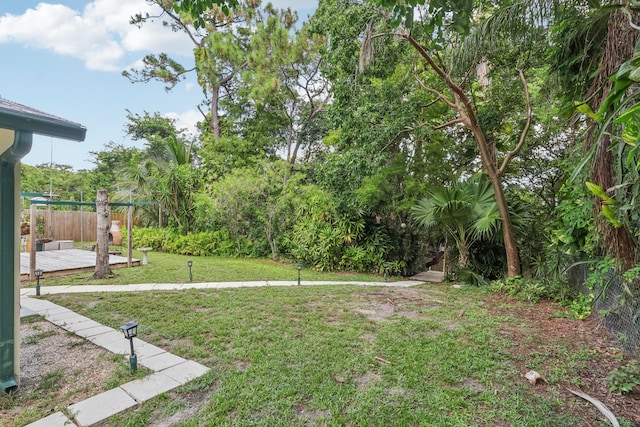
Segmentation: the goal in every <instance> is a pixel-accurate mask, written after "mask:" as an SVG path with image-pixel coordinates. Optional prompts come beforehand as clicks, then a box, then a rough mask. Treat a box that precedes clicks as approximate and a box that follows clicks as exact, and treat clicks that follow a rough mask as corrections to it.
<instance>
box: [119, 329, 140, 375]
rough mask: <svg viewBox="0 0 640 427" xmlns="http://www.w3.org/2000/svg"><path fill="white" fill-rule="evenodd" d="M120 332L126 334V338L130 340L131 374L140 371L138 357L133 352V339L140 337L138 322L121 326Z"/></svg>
mask: <svg viewBox="0 0 640 427" xmlns="http://www.w3.org/2000/svg"><path fill="white" fill-rule="evenodd" d="M120 330H122V332H123V333H124V337H125V338H126V339H128V340H129V344H130V345H131V355H130V356H129V366H130V367H131V372H135V371H137V370H138V356H136V354H135V353H134V352H133V339H134V338H135V337H136V336H137V335H138V322H129V323H126V324H124V325H122V326H120Z"/></svg>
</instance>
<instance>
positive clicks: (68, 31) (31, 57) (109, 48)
mask: <svg viewBox="0 0 640 427" xmlns="http://www.w3.org/2000/svg"><path fill="white" fill-rule="evenodd" d="M272 3H273V4H274V6H276V7H291V8H292V9H296V10H298V12H299V16H300V18H301V20H304V19H306V18H307V16H308V15H310V14H311V13H313V10H314V9H315V7H316V6H317V3H318V0H277V1H272ZM147 10H149V5H148V4H147V3H146V2H145V1H144V0H93V1H86V0H85V1H82V0H60V1H59V2H57V3H55V2H50V3H46V2H38V1H31V0H20V1H3V2H2V5H1V6H0V54H1V55H2V58H3V61H2V67H0V82H1V83H0V97H2V98H5V99H8V100H10V101H14V102H17V103H20V104H24V105H27V106H29V107H33V108H36V109H39V110H42V111H45V112H47V113H50V114H54V115H57V116H60V117H63V118H65V119H67V120H71V121H74V122H78V123H80V124H82V125H84V126H85V127H86V128H87V138H86V140H85V141H84V142H82V143H78V142H72V141H66V140H62V139H55V138H49V137H43V136H38V135H36V136H34V141H33V147H32V149H31V152H30V153H29V154H28V155H27V156H26V157H25V158H24V159H23V163H25V164H29V165H37V164H42V163H47V164H48V163H49V162H50V161H51V160H53V162H54V163H58V164H67V165H71V166H73V168H74V169H76V170H79V169H91V168H92V167H93V163H91V162H90V161H89V159H90V158H91V155H90V154H89V152H90V151H100V150H102V149H103V148H104V145H105V144H106V143H108V142H109V141H114V142H116V143H120V144H124V145H132V144H133V143H132V142H131V141H129V140H128V139H126V137H125V135H124V125H125V123H126V121H127V120H126V116H127V112H126V110H127V109H128V110H130V111H131V112H132V113H138V114H142V113H143V112H144V111H148V112H150V113H153V112H156V111H157V112H159V113H160V114H162V115H168V116H170V117H174V118H176V119H178V122H179V124H180V126H181V127H189V126H191V125H193V124H194V123H195V122H196V121H198V120H200V119H201V116H200V113H199V112H198V110H197V108H196V106H197V105H198V104H199V103H200V101H201V100H202V99H203V97H202V92H201V90H200V88H199V87H198V86H197V84H195V80H194V79H193V78H190V79H188V80H187V81H185V82H182V83H180V84H179V85H178V86H176V87H175V88H174V89H173V90H172V91H170V92H168V93H167V92H165V90H164V86H163V85H162V84H161V83H156V82H152V83H147V84H143V83H136V84H132V83H130V82H129V81H128V80H127V79H126V78H124V77H122V76H121V72H122V70H125V69H129V68H131V66H134V65H135V64H136V63H138V62H139V61H140V60H141V59H142V58H143V57H144V56H145V55H146V54H148V53H160V52H166V53H168V54H170V55H171V56H172V57H174V58H175V59H177V60H180V61H181V62H182V63H183V65H185V66H186V65H188V64H192V63H193V60H192V56H191V49H192V47H193V46H192V45H191V44H190V42H189V40H188V39H187V38H186V36H185V35H184V34H182V33H172V32H171V31H170V30H168V29H167V28H162V27H161V25H160V24H159V23H158V24H157V25H145V26H143V27H142V28H141V29H139V28H137V27H135V26H133V25H129V17H130V16H131V15H133V14H134V13H137V12H140V11H147ZM139 144H141V143H139Z"/></svg>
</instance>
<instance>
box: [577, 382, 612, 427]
mask: <svg viewBox="0 0 640 427" xmlns="http://www.w3.org/2000/svg"><path fill="white" fill-rule="evenodd" d="M567 390H569V391H570V392H571V393H573V394H575V395H576V396H578V397H581V398H583V399H584V400H586V401H587V402H589V403H591V404H593V406H595V407H596V408H597V409H598V411H600V412H602V415H604V416H605V417H607V419H608V420H609V421H610V422H611V424H612V425H613V427H620V423H618V419H617V418H616V416H615V415H613V412H611V411H610V410H609V408H607V407H606V406H604V404H603V403H602V402H600V401H599V400H598V399H596V398H594V397H591V396H589V395H588V394H586V393H583V392H581V391H576V390H571V389H569V388H568V389H567Z"/></svg>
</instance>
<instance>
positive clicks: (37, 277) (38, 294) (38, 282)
mask: <svg viewBox="0 0 640 427" xmlns="http://www.w3.org/2000/svg"><path fill="white" fill-rule="evenodd" d="M43 273H44V271H43V270H42V269H41V268H39V269H37V270H36V271H34V272H33V274H34V275H35V276H36V295H37V296H40V278H41V277H42V274H43Z"/></svg>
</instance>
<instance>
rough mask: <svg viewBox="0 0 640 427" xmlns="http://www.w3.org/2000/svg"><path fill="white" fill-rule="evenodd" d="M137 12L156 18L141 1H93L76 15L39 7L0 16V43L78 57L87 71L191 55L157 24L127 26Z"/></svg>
mask: <svg viewBox="0 0 640 427" xmlns="http://www.w3.org/2000/svg"><path fill="white" fill-rule="evenodd" d="M139 12H149V14H151V15H154V14H155V15H157V14H158V12H159V9H157V10H156V11H154V10H152V9H151V6H149V5H148V4H147V3H146V1H145V0H127V1H122V0H95V1H93V2H90V3H88V4H87V5H86V6H85V8H84V10H83V11H82V13H81V12H79V11H76V10H73V9H71V8H69V7H67V6H65V5H62V4H49V3H39V4H38V5H37V6H36V7H35V8H34V9H27V10H26V11H25V12H24V13H23V14H22V15H11V14H5V15H3V16H0V43H18V44H22V45H24V46H27V47H30V48H34V49H46V50H52V51H54V52H56V53H58V54H61V55H68V56H72V57H74V58H78V59H79V60H81V61H82V62H84V64H85V66H86V67H87V68H88V69H93V70H104V71H120V70H122V69H123V68H125V67H124V65H123V64H122V62H123V61H124V60H125V56H126V55H127V54H130V53H132V52H144V53H149V52H151V53H159V52H167V53H169V54H183V55H187V56H188V55H191V51H192V48H193V46H192V45H191V43H190V41H189V39H188V37H186V35H185V34H183V33H175V32H172V31H171V30H169V29H168V28H166V27H164V26H163V25H162V22H161V20H156V21H155V22H151V23H147V24H145V25H143V26H142V27H141V28H138V27H136V26H134V25H131V24H129V19H130V17H131V16H133V15H135V14H136V13H139Z"/></svg>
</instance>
